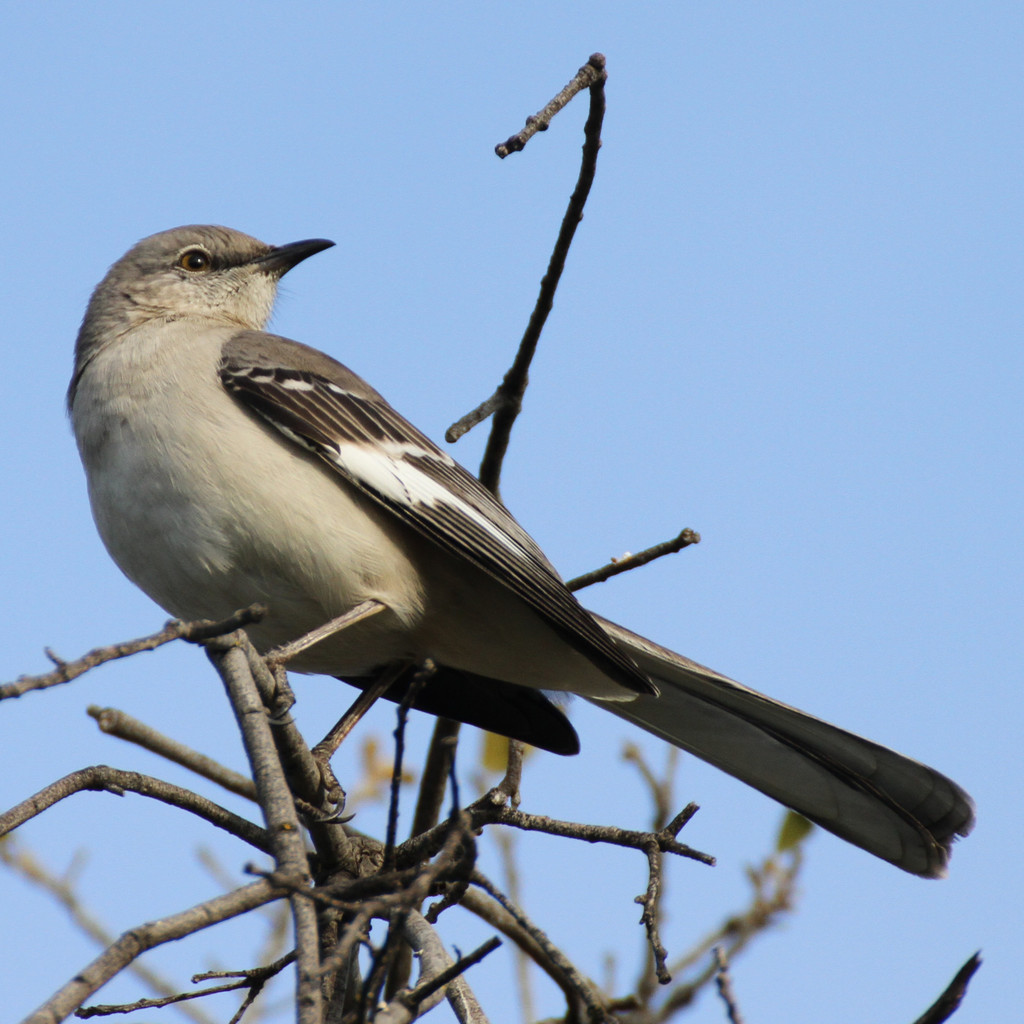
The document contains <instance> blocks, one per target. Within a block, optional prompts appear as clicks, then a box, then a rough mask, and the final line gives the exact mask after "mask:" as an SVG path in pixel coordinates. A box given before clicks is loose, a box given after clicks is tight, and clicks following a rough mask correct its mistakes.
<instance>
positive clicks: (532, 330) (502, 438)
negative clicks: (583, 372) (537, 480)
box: [445, 54, 607, 494]
mask: <svg viewBox="0 0 1024 1024" xmlns="http://www.w3.org/2000/svg"><path fill="white" fill-rule="evenodd" d="M581 75H582V76H583V78H580V76H581ZM606 78H607V75H606V73H605V70H604V57H602V56H601V55H600V54H594V55H593V56H592V57H591V58H590V63H588V64H587V65H586V67H585V68H583V69H581V71H580V74H579V75H577V79H580V83H579V88H576V89H575V90H574V91H572V92H570V93H568V94H567V95H565V99H564V100H563V101H562V102H561V106H564V105H565V103H567V102H568V101H569V99H571V98H572V96H573V95H575V93H576V92H578V91H579V90H580V89H582V88H589V90H590V112H589V114H588V116H587V122H586V125H585V126H584V129H583V135H584V141H583V160H582V164H581V166H580V173H579V177H578V178H577V180H576V187H575V189H574V190H573V193H572V196H571V197H570V199H569V205H568V207H567V209H566V211H565V216H564V217H563V218H562V226H561V228H560V229H559V232H558V239H557V240H556V242H555V247H554V250H553V251H552V253H551V259H550V260H549V261H548V268H547V272H546V273H545V274H544V277H543V279H542V280H541V283H540V294H539V295H538V296H537V303H536V305H535V306H534V309H533V313H532V314H531V315H530V320H529V323H528V324H527V326H526V330H525V332H524V333H523V337H522V340H521V341H520V343H519V350H518V352H516V356H515V359H514V360H513V363H512V366H511V368H510V369H509V371H508V372H507V373H506V374H505V378H504V380H503V381H502V382H501V384H500V385H498V389H497V390H496V391H495V393H494V395H492V396H491V398H489V399H488V400H487V401H486V402H485V403H484V404H483V406H481V407H480V408H479V409H478V410H475V411H474V412H472V413H470V414H469V415H468V416H464V417H463V418H462V419H461V420H460V421H459V422H458V423H456V424H453V425H452V426H451V427H449V428H448V431H447V432H446V434H445V438H446V440H448V441H449V442H452V441H456V440H458V438H459V437H461V436H462V435H463V434H465V433H466V431H467V430H469V429H471V428H472V427H473V426H475V425H476V424H477V423H479V422H481V421H482V420H483V419H484V418H485V417H486V416H487V415H489V414H490V413H491V412H493V413H494V420H493V423H492V425H491V434H490V437H489V438H488V440H487V447H486V449H485V451H484V456H483V461H482V462H481V464H480V482H481V483H482V484H483V485H484V486H485V487H487V488H489V489H490V490H491V491H493V492H494V493H495V494H497V492H498V481H499V479H500V477H501V465H502V462H503V460H504V458H505V452H506V451H507V450H508V443H509V438H510V436H511V433H512V426H513V424H514V423H515V421H516V417H518V415H519V411H520V409H521V407H522V400H523V394H524V393H525V391H526V385H527V382H528V376H529V369H530V363H531V362H532V360H533V355H534V352H536V350H537V343H538V341H539V340H540V335H541V331H542V330H543V329H544V324H545V322H546V321H547V318H548V314H549V313H550V312H551V307H552V305H553V303H554V298H555V291H556V290H557V288H558V282H559V280H560V279H561V276H562V271H563V269H564V268H565V260H566V257H567V256H568V254H569V246H570V245H571V244H572V240H573V236H574V235H575V234H576V228H577V226H578V225H579V222H580V221H581V220H582V219H583V207H584V205H585V204H586V201H587V196H588V195H589V194H590V187H591V185H592V184H593V182H594V173H595V171H596V169H597V154H598V151H599V150H600V148H601V124H602V122H603V120H604V83H605V79H606ZM573 81H574V82H575V81H576V79H574V80H573ZM569 88H571V86H570V87H569ZM563 94H565V90H563V93H560V94H559V97H561V96H562V95H563ZM559 97H556V98H555V100H553V101H552V103H556V102H558V100H559ZM549 106H550V104H549ZM561 106H559V107H558V109H561ZM544 109H545V111H546V110H547V109H548V108H547V107H545V108H544ZM554 112H555V111H554V110H553V111H552V115H553V114H554ZM543 115H544V111H541V114H540V115H538V117H540V118H541V120H539V121H538V122H537V125H538V126H539V125H540V124H543V125H544V126H545V127H546V126H547V121H545V120H544V119H543ZM548 120H550V116H549V117H548ZM536 130H537V129H536V128H534V131H536ZM530 134H533V132H532V131H531V132H530ZM510 142H511V140H510ZM519 148H522V146H520V147H519Z"/></svg>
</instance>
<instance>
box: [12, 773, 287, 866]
mask: <svg viewBox="0 0 1024 1024" xmlns="http://www.w3.org/2000/svg"><path fill="white" fill-rule="evenodd" d="M86 790H95V791H99V792H108V793H113V794H115V795H116V796H123V795H124V794H125V793H138V794H139V795H140V796H146V797H150V798H152V799H154V800H159V801H161V802H162V803H165V804H170V805H171V806H172V807H179V808H181V809H182V810H184V811H188V812H189V813H190V814H195V815H196V816H197V817H200V818H203V819H204V820H205V821H208V822H210V824H211V825H216V826H217V828H221V829H224V831H225V832H229V833H231V835H233V836H236V837H237V838H239V839H241V840H242V841H243V842H246V843H248V844H249V845H250V846H253V847H255V848H256V849H257V850H260V851H262V852H264V853H270V852H271V849H272V843H271V837H270V836H269V835H268V833H267V832H266V831H265V830H264V829H261V828H260V827H259V826H258V825H254V824H253V823H252V822H251V821H247V820H246V819H245V818H242V817H239V816H238V815H237V814H232V812H231V811H229V810H227V809H226V808H224V807H221V806H220V805H219V804H215V803H214V802H213V801H212V800H207V799H206V798H205V797H202V796H199V794H198V793H193V792H192V791H191V790H188V789H183V788H182V787H181V786H174V785H171V783H169V782H163V781H162V780H160V779H154V778H153V777H152V776H150V775H143V774H141V773H140V772H126V771H120V770H119V769H117V768H109V767H108V766H107V765H102V764H101V765H94V766H93V767H91V768H82V769H81V770H79V771H77V772H72V773H71V774H70V775H65V776H64V778H62V779H58V780H57V781H56V782H54V783H52V784H51V785H49V786H47V787H46V788H45V789H41V790H40V791H39V792H38V793H36V794H35V795H34V796H30V797H29V798H28V799H27V800H23V801H22V802H21V803H20V804H18V805H17V806H15V807H12V808H11V809H10V810H9V811H5V812H4V813H3V814H0V836H2V835H5V834H6V833H8V832H10V831H11V830H12V829H15V828H17V827H18V826H19V825H21V824H23V823H24V822H26V821H28V820H29V819H30V818H34V817H35V816H36V815H37V814H41V813H42V812H43V811H45V810H46V809H47V808H48V807H52V806H53V805H54V804H55V803H57V802H58V801H60V800H63V799H65V797H69V796H71V795H72V794H74V793H81V792H83V791H86Z"/></svg>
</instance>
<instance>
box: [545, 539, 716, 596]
mask: <svg viewBox="0 0 1024 1024" xmlns="http://www.w3.org/2000/svg"><path fill="white" fill-rule="evenodd" d="M699 543H700V534H699V533H697V532H696V531H694V530H691V529H689V528H687V529H685V530H683V531H682V533H680V534H679V535H678V536H676V537H673V538H672V539H671V540H665V541H662V542H661V543H660V544H654V545H653V546H651V547H649V548H645V549H644V550H643V551H638V552H637V553H636V554H635V555H623V556H622V557H621V558H613V559H612V560H611V561H610V562H609V563H608V564H607V565H603V566H601V568H600V569H595V570H594V571H593V572H585V573H583V575H582V576H576V577H575V578H574V579H571V580H569V581H568V582H567V583H566V584H565V585H566V587H568V588H569V590H573V591H575V590H582V589H583V588H584V587H590V586H593V584H595V583H604V581H605V580H610V579H611V578H612V577H613V576H618V575H619V573H621V572H629V570H630V569H639V568H640V566H641V565H647V563H648V562H653V561H654V560H655V559H656V558H663V557H664V556H665V555H674V554H675V553H676V552H677V551H682V550H683V548H688V547H689V546H690V545H691V544H699Z"/></svg>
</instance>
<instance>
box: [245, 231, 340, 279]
mask: <svg viewBox="0 0 1024 1024" xmlns="http://www.w3.org/2000/svg"><path fill="white" fill-rule="evenodd" d="M332 245H334V243H333V242H332V241H330V239H327V238H307V239H306V240H305V241H303V242H289V243H288V245H275V246H274V248H273V249H271V250H270V252H268V253H267V254H266V256H260V257H258V258H257V259H256V260H254V261H253V262H254V263H256V265H257V266H258V267H259V268H260V270H262V271H263V272H264V273H266V274H273V275H275V276H276V277H283V276H284V275H285V274H287V273H288V271H289V270H291V269H292V267H296V266H298V265H299V264H300V263H301V262H302V261H303V260H304V259H308V258H309V257H310V256H315V255H316V254H317V253H318V252H323V251H324V249H330V247H331V246H332Z"/></svg>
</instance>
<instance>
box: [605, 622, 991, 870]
mask: <svg viewBox="0 0 1024 1024" xmlns="http://www.w3.org/2000/svg"><path fill="white" fill-rule="evenodd" d="M595 619H596V620H597V621H598V622H600V623H601V625H602V626H603V627H604V629H605V630H606V632H607V633H608V634H609V635H610V636H612V637H613V638H614V639H615V640H616V641H617V642H618V643H619V644H620V645H621V646H622V647H623V649H624V650H626V651H627V652H628V653H629V654H630V656H631V657H632V658H633V660H634V661H636V663H637V664H638V665H639V666H640V668H641V669H643V670H644V672H646V673H647V674H648V675H649V676H650V678H651V679H652V680H653V681H654V683H655V685H657V687H658V689H659V696H658V698H657V699H656V700H655V699H651V698H649V697H646V696H641V697H638V698H637V699H636V700H635V701H630V702H628V703H623V704H613V703H610V702H606V701H600V700H595V701H593V703H596V704H600V705H601V707H603V708H605V709H607V710H608V711H612V712H614V713H615V714H617V715H619V716H620V717H622V718H625V719H627V720H628V721H630V722H633V723H634V724H636V725H639V726H640V727H641V728H643V729H645V730H647V732H650V733H653V734H655V735H656V736H660V737H661V738H662V739H665V740H668V742H669V743H672V744H674V745H675V746H677V747H681V748H682V749H684V750H688V751H690V752H691V753H693V754H695V755H696V756H697V757H699V758H701V759H702V760H704V761H707V762H708V763H709V764H713V765H714V766H715V767H716V768H721V769H722V770H723V771H725V772H728V773H729V774H730V775H732V776H734V777H735V778H737V779H739V780H740V781H742V782H745V783H747V784H748V785H750V786H753V787H754V788H755V789H759V790H760V791H761V792H762V793H765V794H766V795H767V796H770V797H772V798H773V799H775V800H778V801H779V802H780V803H783V804H785V805H786V806H787V807H790V808H792V809H793V810H794V811H797V812H799V813H800V814H802V815H803V816H804V817H806V818H808V819H810V820H811V821H813V822H815V823H817V824H818V825H821V826H822V827H823V828H826V829H828V830H829V831H830V832H834V833H835V834H836V835H838V836H841V837H842V838H843V839H846V840H847V841H849V842H851V843H854V844H856V845H857V846H860V847H861V848H862V849H864V850H867V851H868V852H869V853H873V854H875V855H876V856H878V857H881V858H882V859H883V860H887V861H889V862H890V863H892V864H895V865H897V866H898V867H901V868H903V869H904V870H905V871H910V872H912V873H914V874H918V875H925V876H928V877H940V876H942V875H944V874H945V873H946V864H947V862H948V860H949V854H950V848H951V845H952V843H953V841H954V840H955V839H956V837H957V836H965V835H967V833H968V832H970V830H971V828H972V826H973V825H974V803H973V801H972V800H971V798H970V797H969V796H968V795H967V793H965V792H964V791H963V790H962V789H961V788H960V787H959V786H958V785H957V784H956V783H955V782H953V781H952V780H951V779H948V778H946V776H944V775H942V774H940V773H939V772H937V771H935V770H934V769H932V768H929V767H927V765H923V764H921V763H919V762H918V761H913V760H911V759H910V758H908V757H904V756H903V755H902V754H898V753H896V752H895V751H893V750H889V749H888V748H886V747H883V746H880V745H879V744H877V743H872V742H871V741H870V740H866V739H863V738H862V737H860V736H856V735H854V734H853V733H849V732H846V731H845V730H843V729H840V728H838V727H836V726H834V725H830V724H829V723H828V722H823V721H822V720H821V719H819V718H814V717H812V716H811V715H808V714H805V713H804V712H802V711H798V710H797V709H796V708H792V707H789V706H788V705H786V704H783V703H781V702H779V701H776V700H773V699H772V698H771V697H766V696H765V695H764V694H761V693H758V692H757V691H756V690H751V689H749V688H748V687H746V686H742V685H741V684H739V683H737V682H734V681H733V680H731V679H729V678H727V677H726V676H723V675H720V674H719V673H718V672H714V671H712V670H711V669H708V668H705V667H704V666H703V665H698V664H697V663H696V662H694V661H690V660H689V659H688V658H684V657H682V656H681V655H678V654H675V653H674V652H673V651H670V650H667V649H666V648H664V647H659V646H658V645H657V644H654V643H652V642H651V641H649V640H646V639H644V638H643V637H641V636H638V635H637V634H636V633H632V632H630V631H629V630H628V629H624V628H623V627H622V626H617V625H616V624H615V623H614V622H610V621H608V620H607V619H603V618H601V617H600V616H595Z"/></svg>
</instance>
